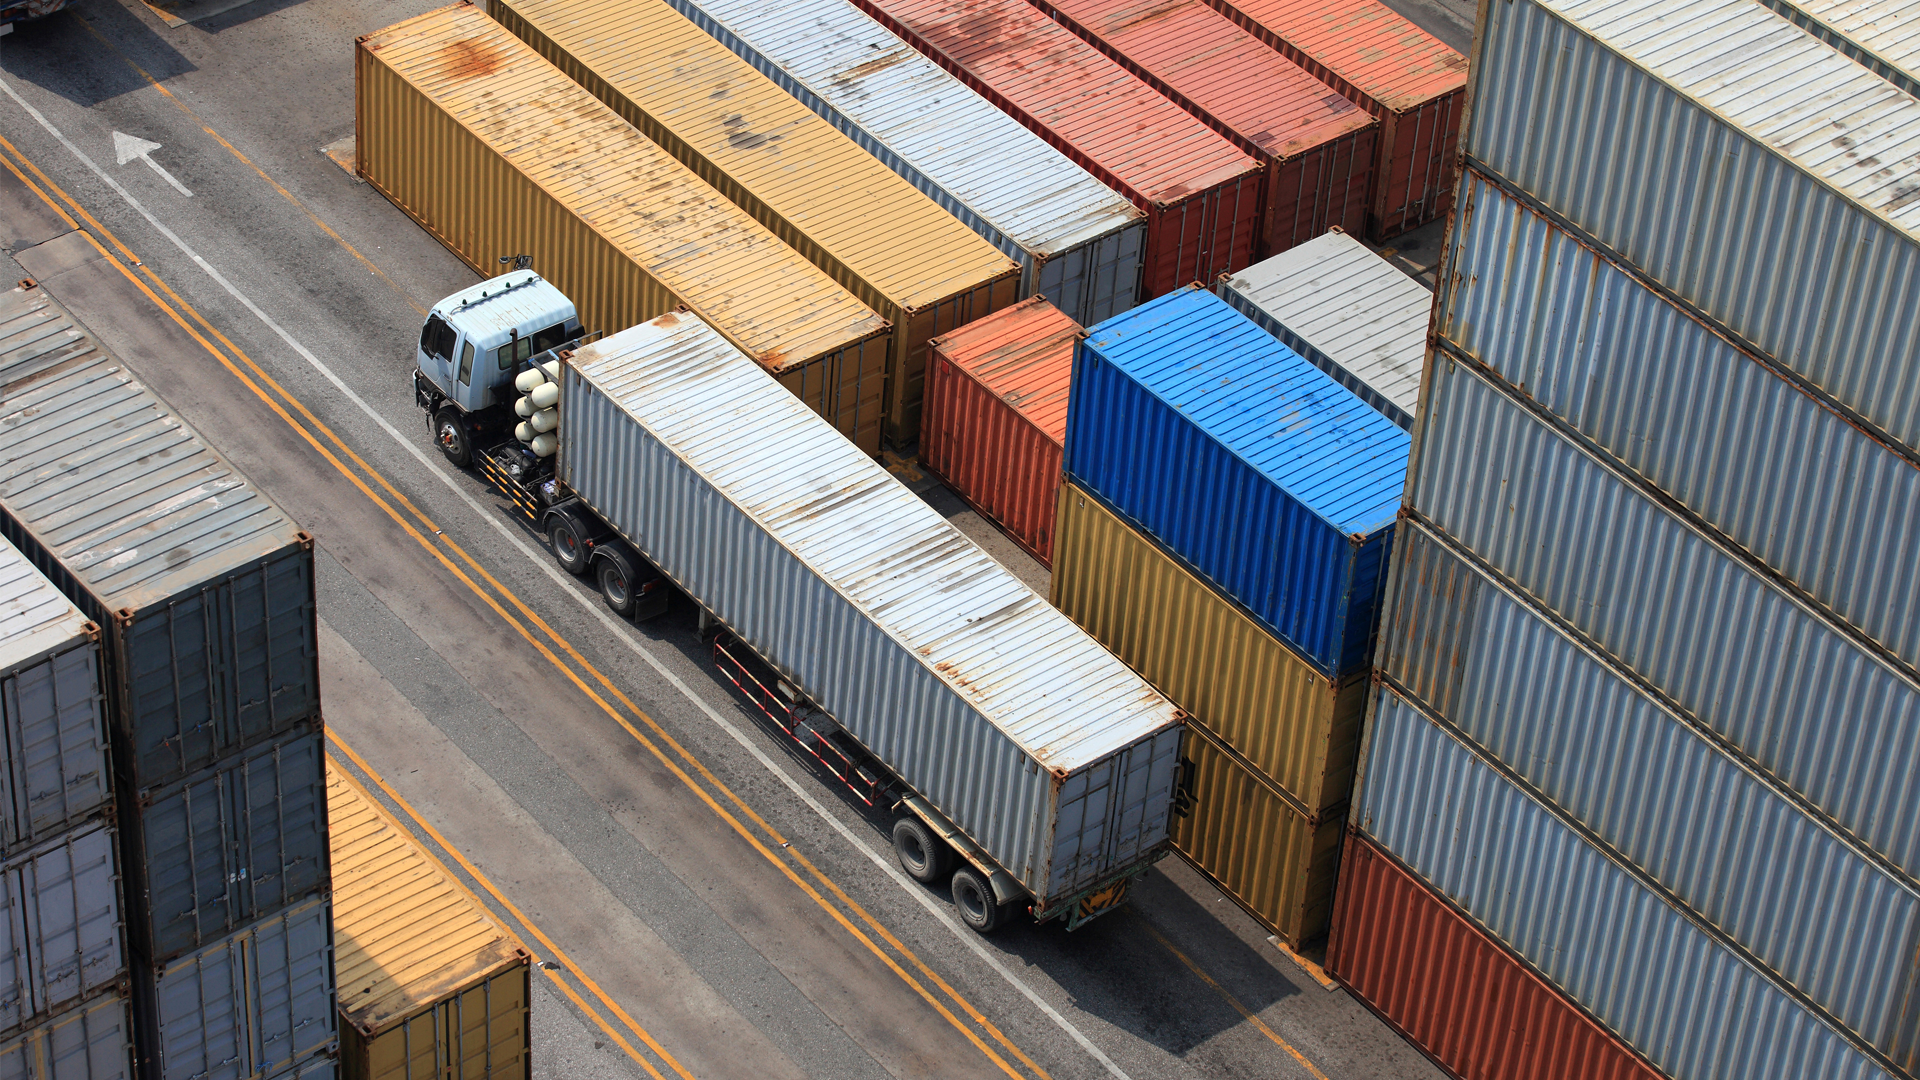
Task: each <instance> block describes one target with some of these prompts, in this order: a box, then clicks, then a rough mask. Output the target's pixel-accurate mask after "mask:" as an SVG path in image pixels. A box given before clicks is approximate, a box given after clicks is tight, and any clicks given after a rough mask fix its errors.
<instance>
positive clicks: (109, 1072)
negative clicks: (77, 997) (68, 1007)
mask: <svg viewBox="0 0 1920 1080" xmlns="http://www.w3.org/2000/svg"><path fill="white" fill-rule="evenodd" d="M132 1048H133V1030H132V1026H131V1024H130V1022H129V1018H128V1014H127V995H126V993H125V992H124V991H118V990H116V991H115V992H113V993H111V994H108V995H107V996H105V997H103V998H100V999H99V1000H97V1001H93V1002H90V1003H88V1004H87V1005H86V1006H84V1007H82V1008H79V1009H75V1010H74V1011H72V1012H68V1013H64V1014H62V1015H60V1016H58V1017H55V1018H54V1019H52V1020H49V1021H47V1022H46V1023H45V1024H42V1025H40V1026H39V1027H37V1028H34V1029H33V1030H31V1031H28V1032H25V1033H24V1034H21V1035H16V1036H14V1037H13V1039H12V1040H11V1041H8V1042H5V1043H4V1044H0V1080H132V1077H133V1058H132V1056H131V1055H130V1053H129V1051H131V1050H132Z"/></svg>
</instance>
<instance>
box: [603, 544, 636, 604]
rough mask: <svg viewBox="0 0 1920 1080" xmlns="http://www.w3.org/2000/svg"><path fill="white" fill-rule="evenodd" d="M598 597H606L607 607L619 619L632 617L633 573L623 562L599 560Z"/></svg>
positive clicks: (611, 559)
mask: <svg viewBox="0 0 1920 1080" xmlns="http://www.w3.org/2000/svg"><path fill="white" fill-rule="evenodd" d="M599 579H600V595H601V596H604V597H606V600H607V607H609V608H611V609H612V610H613V613H614V614H615V615H618V616H620V617H621V618H623V619H624V618H631V617H632V616H633V606H634V604H633V571H632V570H631V569H629V568H628V567H627V566H626V563H625V560H622V559H618V558H603V559H601V560H600V570H599Z"/></svg>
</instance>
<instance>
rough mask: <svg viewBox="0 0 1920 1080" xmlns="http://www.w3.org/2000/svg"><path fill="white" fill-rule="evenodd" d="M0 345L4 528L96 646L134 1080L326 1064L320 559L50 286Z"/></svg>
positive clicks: (26, 298)
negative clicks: (95, 633)
mask: <svg viewBox="0 0 1920 1080" xmlns="http://www.w3.org/2000/svg"><path fill="white" fill-rule="evenodd" d="M0 334H4V337H5V340H4V342H0V356H4V361H3V364H4V366H0V401H4V402H5V406H4V412H0V424H5V425H6V427H7V430H8V433H9V435H8V438H9V442H8V450H9V453H8V456H7V458H6V460H5V462H4V466H0V470H3V471H0V511H4V513H0V529H4V532H5V534H6V537H7V539H8V540H10V541H11V542H13V543H15V544H16V545H17V546H18V547H19V549H20V550H21V551H22V552H23V553H25V554H26V555H27V556H28V557H29V558H30V559H31V560H32V561H33V562H34V563H35V564H36V565H37V566H38V567H39V568H40V569H41V570H42V571H43V572H44V573H46V575H47V576H48V578H49V579H51V580H52V581H53V583H54V584H55V585H57V586H58V587H59V588H60V589H61V590H62V591H63V592H65V594H66V595H67V597H68V598H69V599H71V600H72V601H73V602H74V604H75V605H77V606H78V608H79V610H80V611H81V612H82V613H83V614H85V615H86V616H87V617H88V618H89V619H91V620H92V622H93V624H94V625H95V626H97V627H99V628H100V646H101V648H100V669H101V671H102V674H103V678H102V683H101V685H102V687H103V689H104V693H103V694H102V699H103V701H104V705H105V713H106V719H107V722H108V725H107V726H108V731H109V732H110V741H109V745H110V747H111V750H112V760H113V777H114V789H115V802H116V804H117V806H116V810H117V827H118V831H119V838H120V841H121V844H122V849H121V852H120V859H119V862H120V874H121V885H122V909H121V913H120V921H121V923H122V924H123V925H124V927H125V934H126V939H127V947H128V960H129V962H130V967H131V972H132V975H131V986H130V996H131V999H132V1006H133V1017H134V1022H133V1033H134V1041H135V1043H136V1047H137V1054H136V1060H137V1063H138V1069H139V1072H140V1075H141V1076H143V1077H149V1078H155V1080H162V1078H163V1080H173V1078H176V1077H177V1078H186V1077H193V1076H198V1075H202V1074H205V1073H206V1072H207V1071H208V1070H209V1069H211V1068H213V1067H215V1066H216V1065H217V1066H219V1067H221V1068H222V1069H226V1070H229V1074H230V1075H239V1076H248V1077H277V1076H281V1075H288V1074H291V1073H292V1072H294V1071H301V1070H305V1071H304V1072H303V1075H306V1074H310V1073H311V1071H312V1069H313V1068H314V1067H315V1066H314V1063H316V1062H318V1063H320V1064H319V1065H318V1066H317V1067H319V1068H321V1069H322V1070H325V1069H327V1068H330V1064H328V1063H330V1062H331V1060H332V1053H333V1030H334V1024H333V984H332V949H331V945H330V939H329V930H328V919H327V907H328V901H327V896H328V889H329V884H328V870H327V852H326V805H325V802H324V779H323V773H322V769H321V753H320V742H321V738H322V733H321V720H320V689H319V670H318V653H317V649H316V638H317V624H316V618H315V609H314V594H313V542H312V540H311V539H310V538H308V536H307V535H306V534H305V533H304V532H301V531H300V530H299V529H298V528H296V527H295V526H294V524H293V522H292V521H291V520H290V519H288V518H287V516H286V515H285V514H284V513H283V512H281V510H280V509H279V508H278V507H276V506H274V505H273V503H272V502H270V501H269V500H268V499H267V498H266V497H265V496H264V495H263V494H262V493H261V492H260V491H259V489H257V488H255V487H254V486H253V485H252V484H251V483H250V482H249V481H247V480H246V479H245V478H244V477H242V476H241V475H239V473H238V472H236V471H235V470H234V468H233V466H232V465H231V464H230V463H229V462H227V461H226V460H225V459H224V458H222V457H221V456H220V455H219V454H217V453H215V452H214V451H213V449H212V448H211V447H209V446H208V445H207V444H206V443H205V442H204V441H202V440H201V439H200V438H199V436H198V435H196V434H195V433H194V432H193V431H192V430H191V429H189V428H188V427H187V426H186V425H185V424H184V423H183V422H182V421H181V420H180V418H179V417H178V416H177V415H175V414H174V413H173V411H172V410H171V409H170V408H168V407H167V405H166V404H165V403H164V402H162V401H161V400H160V399H159V398H158V397H156V396H155V395H154V394H153V393H152V392H151V391H149V390H148V389H147V388H146V387H144V386H142V385H141V384H140V383H139V382H138V381H136V380H135V379H134V378H133V377H132V375H131V374H130V373H129V372H128V371H127V370H126V368H125V366H124V365H123V364H122V363H121V362H120V361H119V360H118V359H117V358H115V357H114V356H113V355H111V354H110V353H108V352H107V351H106V350H105V349H104V348H103V347H102V346H101V345H100V344H99V343H98V342H97V341H95V340H94V339H93V338H92V337H91V336H90V335H89V334H87V333H86V331H85V330H83V329H82V328H81V327H80V326H79V325H78V324H77V323H76V322H75V321H74V320H73V318H72V316H71V315H69V314H68V313H67V312H66V311H65V310H64V309H62V308H61V307H60V306H59V305H58V304H56V303H54V302H53V301H52V299H51V298H50V297H48V296H46V295H45V293H44V292H43V291H42V290H40V289H38V288H33V287H31V286H28V285H23V286H22V287H19V288H15V289H13V290H10V291H9V292H8V293H7V294H5V295H4V297H0ZM75 752H76V753H79V752H80V750H79V749H76V751H75ZM28 760H30V761H31V760H33V757H32V755H30V756H29V759H28ZM29 783H30V785H32V784H34V783H37V781H29ZM86 789H87V784H86V783H80V784H78V785H77V786H76V787H75V789H74V790H75V792H76V794H79V793H83V792H84V791H85V790H86ZM29 790H30V791H32V790H38V788H36V787H31V786H30V788H29ZM101 846H102V845H101V844H99V843H96V844H95V845H94V848H86V849H85V851H83V850H82V848H83V847H84V845H81V844H80V841H79V840H78V839H76V840H74V841H73V842H72V843H70V844H69V845H68V849H67V850H68V855H67V856H66V857H65V861H64V862H61V863H60V865H61V866H66V867H70V868H72V869H71V870H69V871H64V872H69V873H75V874H77V873H78V868H79V867H80V866H81V865H82V863H83V862H84V863H85V864H86V865H89V866H97V865H98V860H99V859H100V858H106V859H107V861H108V862H109V863H110V862H111V856H110V855H109V856H100V855H99V854H98V853H97V852H96V851H95V848H99V847H101ZM82 855H84V856H85V858H84V859H83V858H82ZM35 857H36V858H38V857H39V849H36V856H35ZM50 866H52V864H51V863H47V864H44V865H42V866H40V867H38V868H37V869H36V870H35V871H34V872H36V873H39V874H41V875H42V876H44V875H46V874H47V873H49V872H50V871H49V869H48V867H50ZM118 948H119V946H118V945H117V944H116V945H115V946H114V949H115V950H116V951H117V950H118ZM101 1022H102V1023H105V1020H104V1019H102V1020H101ZM87 1037H88V1038H89V1039H91V1038H92V1037H93V1035H92V1025H91V1022H90V1023H89V1026H88V1029H87ZM23 1052H24V1051H23ZM236 1067H237V1068H239V1069H240V1071H239V1072H238V1073H232V1072H231V1070H233V1069H235V1068H236Z"/></svg>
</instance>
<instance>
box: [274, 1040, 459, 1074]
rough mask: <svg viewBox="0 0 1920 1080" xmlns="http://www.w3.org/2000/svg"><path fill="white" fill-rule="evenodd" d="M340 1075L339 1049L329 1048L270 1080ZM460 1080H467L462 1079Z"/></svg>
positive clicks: (300, 1061) (290, 1066)
mask: <svg viewBox="0 0 1920 1080" xmlns="http://www.w3.org/2000/svg"><path fill="white" fill-rule="evenodd" d="M340 1073H341V1066H340V1052H339V1048H338V1047H335V1046H329V1047H325V1048H323V1049H320V1050H317V1051H315V1052H314V1053H313V1054H312V1055H311V1056H309V1057H306V1058H302V1059H301V1060H299V1061H297V1062H295V1063H294V1064H292V1065H289V1066H287V1067H286V1069H284V1070H282V1071H281V1072H277V1073H274V1074H273V1076H272V1077H270V1078H269V1080H334V1078H335V1077H337V1076H339V1075H340ZM460 1080H465V1078H464V1077H462V1078H460Z"/></svg>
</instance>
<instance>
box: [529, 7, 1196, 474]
mask: <svg viewBox="0 0 1920 1080" xmlns="http://www.w3.org/2000/svg"><path fill="white" fill-rule="evenodd" d="M1196 2H1197V0H1196ZM491 9H492V11H493V13H494V15H495V16H496V17H497V18H498V19H499V20H500V22H501V24H502V25H504V26H505V27H506V28H507V29H508V30H511V31H512V32H513V33H514V34H515V35H516V36H518V37H519V38H520V39H521V40H523V41H525V42H526V43H527V44H529V45H531V46H533V48H534V50H535V51H536V52H538V53H539V54H540V55H541V56H544V57H546V58H547V59H548V60H550V61H552V62H553V63H554V64H556V65H558V66H559V68H560V70H562V71H564V72H566V73H567V74H568V75H569V76H571V77H572V78H573V80H574V81H575V82H578V83H579V84H580V85H581V86H583V87H585V88H586V89H587V90H588V91H590V92H591V93H592V94H593V96H594V97H597V98H599V99H600V100H601V101H603V102H605V103H606V104H607V105H609V106H611V107H612V109H613V111H614V112H616V113H619V114H620V116H621V118H622V119H624V120H626V121H627V122H628V123H630V124H632V125H633V126H634V127H637V128H639V129H640V130H641V131H642V132H644V133H645V134H646V136H647V137H648V138H650V139H652V140H653V141H654V142H656V143H659V144H660V146H661V147H662V148H664V149H665V150H666V151H667V152H668V153H670V154H672V155H673V156H674V157H675V158H676V159H678V160H679V161H680V163H681V164H683V165H685V166H687V167H688V168H690V169H692V170H693V171H694V172H695V173H697V174H699V176H700V178H701V179H702V180H705V181H706V182H707V183H709V184H711V185H713V187H714V188H715V189H716V190H718V191H719V192H720V193H721V194H722V195H724V196H726V197H727V198H729V199H731V200H733V202H734V204H735V205H737V206H739V207H740V208H741V209H742V210H745V211H746V212H747V213H749V214H751V215H753V217H754V219H755V220H757V221H758V222H760V224H762V225H765V226H766V227H767V228H769V229H771V230H773V232H774V235H776V236H778V237H780V239H781V240H783V241H785V242H786V243H787V244H788V245H789V246H791V247H792V248H793V249H794V250H796V251H798V252H799V253H800V254H801V255H803V256H805V257H806V258H807V259H808V260H809V261H811V262H812V263H813V264H814V265H815V266H817V267H819V268H820V269H821V270H824V271H826V273H827V275H828V276H829V277H831V278H833V279H834V280H835V281H836V282H839V283H840V284H841V285H842V286H843V287H845V288H846V289H847V290H848V291H850V292H852V293H853V294H854V295H855V296H856V297H859V299H860V301H861V302H862V303H864V304H866V305H867V306H868V307H870V308H872V309H873V310H874V311H875V312H877V313H879V315H880V317H881V318H884V319H886V320H887V321H888V322H889V323H891V324H892V326H893V333H892V337H891V338H890V339H889V344H888V346H887V349H888V358H887V411H886V426H885V428H884V432H885V434H886V436H887V438H888V439H889V440H890V441H892V442H893V443H894V444H895V445H897V446H909V445H912V444H913V443H914V442H915V441H917V440H918V438H919V435H920V410H921V406H922V402H923V395H924V386H925V381H926V368H927V341H928V340H929V339H931V338H933V337H935V336H937V335H939V334H943V333H945V332H947V331H949V330H952V329H954V328H955V327H957V326H960V325H962V324H964V323H968V322H972V321H973V320H974V319H977V318H980V317H981V316H983V315H987V314H989V313H991V312H994V311H997V310H999V309H1001V308H1004V307H1006V306H1007V305H1008V304H1011V303H1013V302H1014V300H1015V299H1017V294H1018V293H1019V289H1020V266H1019V264H1018V263H1015V262H1014V261H1013V260H1012V259H1009V258H1008V257H1007V256H1005V255H1003V254H1001V253H1000V252H999V251H998V250H996V249H995V248H994V246H993V245H992V244H989V243H987V242H986V241H985V240H983V239H981V238H980V237H979V236H978V235H976V234H975V233H974V232H973V230H971V229H969V228H967V227H966V226H965V225H962V224H961V223H960V222H959V221H958V220H956V219H955V218H954V217H953V215H951V214H948V213H947V212H946V211H945V210H942V209H941V208H940V207H939V206H938V205H936V204H935V203H934V202H933V200H931V199H929V198H927V197H926V196H925V195H922V194H921V193H920V192H919V190H918V189H916V188H915V187H914V186H913V185H912V184H909V183H907V182H906V181H905V180H903V179H901V178H900V177H899V176H898V175H897V174H896V173H894V172H893V170H891V169H889V168H887V167H886V166H885V165H882V164H881V163H880V162H878V161H876V160H875V159H874V158H873V157H872V156H871V155H869V154H867V153H866V152H865V151H863V150H861V149H860V148H859V147H858V146H855V145H854V144H853V143H852V142H851V141H850V140H848V139H847V137H846V136H844V135H842V134H841V133H840V132H838V131H836V130H834V128H833V126H832V125H831V124H828V123H827V122H826V121H825V120H822V119H820V118H819V117H818V116H815V115H814V114H813V113H812V112H811V111H810V110H809V109H808V108H807V107H806V106H804V105H802V104H800V103H799V102H798V101H795V100H794V99H793V98H792V97H790V96H788V95H787V93H786V92H785V91H783V90H781V89H780V88H779V87H778V86H775V85H774V84H773V83H772V82H771V81H769V80H768V79H767V78H766V77H765V76H764V75H761V74H760V73H759V72H757V71H755V70H754V69H753V68H752V67H751V66H750V65H749V64H747V62H746V61H744V60H742V59H740V58H739V57H738V56H735V55H734V54H733V53H731V52H729V51H728V50H727V49H726V47H725V46H723V45H721V44H720V43H719V42H717V41H715V40H714V39H713V38H711V37H709V36H708V35H707V34H706V33H705V32H704V31H702V30H701V29H700V28H699V27H697V26H695V25H693V24H692V23H691V22H689V21H687V19H686V18H684V17H683V16H681V15H680V14H679V13H678V12H676V11H675V10H674V9H673V7H672V6H671V5H670V4H669V3H667V0H590V2H581V0H491ZM641 43H644V48H642V47H641ZM716 101H722V102H724V107H721V108H716V107H715V105H714V103H715V102H716Z"/></svg>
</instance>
